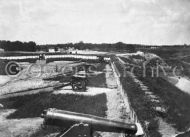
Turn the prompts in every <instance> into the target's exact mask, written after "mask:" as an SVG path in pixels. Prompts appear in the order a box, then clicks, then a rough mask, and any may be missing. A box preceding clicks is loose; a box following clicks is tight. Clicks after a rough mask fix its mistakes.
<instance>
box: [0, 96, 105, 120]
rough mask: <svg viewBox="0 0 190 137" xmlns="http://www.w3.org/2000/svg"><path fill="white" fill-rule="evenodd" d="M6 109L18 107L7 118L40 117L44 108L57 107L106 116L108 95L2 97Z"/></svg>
mask: <svg viewBox="0 0 190 137" xmlns="http://www.w3.org/2000/svg"><path fill="white" fill-rule="evenodd" d="M0 102H1V104H3V105H4V107H5V109H16V111H15V112H14V113H12V114H10V115H9V116H8V117H7V118H8V119H14V118H33V117H40V115H41V113H42V112H43V110H44V109H47V108H57V109H63V110H68V111H74V112H80V113H86V114H93V115H97V116H103V117H104V116H105V115H106V113H105V111H106V110H107V107H106V102H107V100H106V95H105V94H100V95H96V96H83V95H69V94H68V95H62V94H58V95H55V94H48V93H41V94H35V95H25V96H19V97H12V98H8V99H1V100H0Z"/></svg>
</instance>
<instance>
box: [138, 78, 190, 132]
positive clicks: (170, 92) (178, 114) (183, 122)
mask: <svg viewBox="0 0 190 137" xmlns="http://www.w3.org/2000/svg"><path fill="white" fill-rule="evenodd" d="M140 79H141V81H142V82H143V83H145V85H147V86H148V87H149V89H150V90H151V91H152V92H153V93H154V94H155V95H158V96H159V97H161V98H162V100H163V102H164V104H165V105H166V106H168V112H167V115H168V116H167V117H166V120H167V122H169V123H172V124H174V126H175V128H177V129H178V130H179V131H184V130H186V129H187V128H189V127H190V95H189V94H187V93H185V92H182V91H181V90H179V89H178V88H177V87H175V86H174V85H173V84H171V83H169V82H168V81H166V80H165V79H163V78H161V77H159V78H150V77H146V78H140Z"/></svg>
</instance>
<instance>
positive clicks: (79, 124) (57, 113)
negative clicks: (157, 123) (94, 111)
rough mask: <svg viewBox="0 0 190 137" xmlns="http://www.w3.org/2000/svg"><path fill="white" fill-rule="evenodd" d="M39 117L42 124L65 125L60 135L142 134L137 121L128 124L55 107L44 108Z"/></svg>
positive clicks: (74, 136)
mask: <svg viewBox="0 0 190 137" xmlns="http://www.w3.org/2000/svg"><path fill="white" fill-rule="evenodd" d="M41 117H42V118H44V123H43V125H46V126H47V125H51V126H57V127H60V128H64V127H66V130H65V131H64V132H61V133H60V137H77V136H81V137H93V133H95V132H96V131H100V132H115V133H124V134H125V136H126V137H128V136H130V137H132V136H134V137H136V136H138V137H139V136H143V130H142V127H141V125H140V124H139V123H136V124H128V123H124V122H119V121H113V120H108V119H106V118H102V117H97V116H93V115H88V114H82V113H76V112H70V111H64V110H58V109H55V108H50V109H48V110H45V111H44V112H43V113H42V115H41Z"/></svg>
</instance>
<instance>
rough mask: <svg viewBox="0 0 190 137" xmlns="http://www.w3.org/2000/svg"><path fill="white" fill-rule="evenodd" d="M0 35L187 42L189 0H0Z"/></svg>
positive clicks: (87, 40)
mask: <svg viewBox="0 0 190 137" xmlns="http://www.w3.org/2000/svg"><path fill="white" fill-rule="evenodd" d="M0 40H11V41H15V40H20V41H35V42H36V43H37V44H56V43H68V42H72V43H75V42H80V41H83V42H85V43H116V42H124V43H136V44H150V45H152V44H156V45H159V44H185V43H186V44H190V0H0Z"/></svg>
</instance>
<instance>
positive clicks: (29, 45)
mask: <svg viewBox="0 0 190 137" xmlns="http://www.w3.org/2000/svg"><path fill="white" fill-rule="evenodd" d="M0 48H1V49H3V50H4V51H28V52H35V51H37V49H38V46H37V45H36V43H35V42H33V41H29V42H20V41H5V40H3V41H0Z"/></svg>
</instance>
